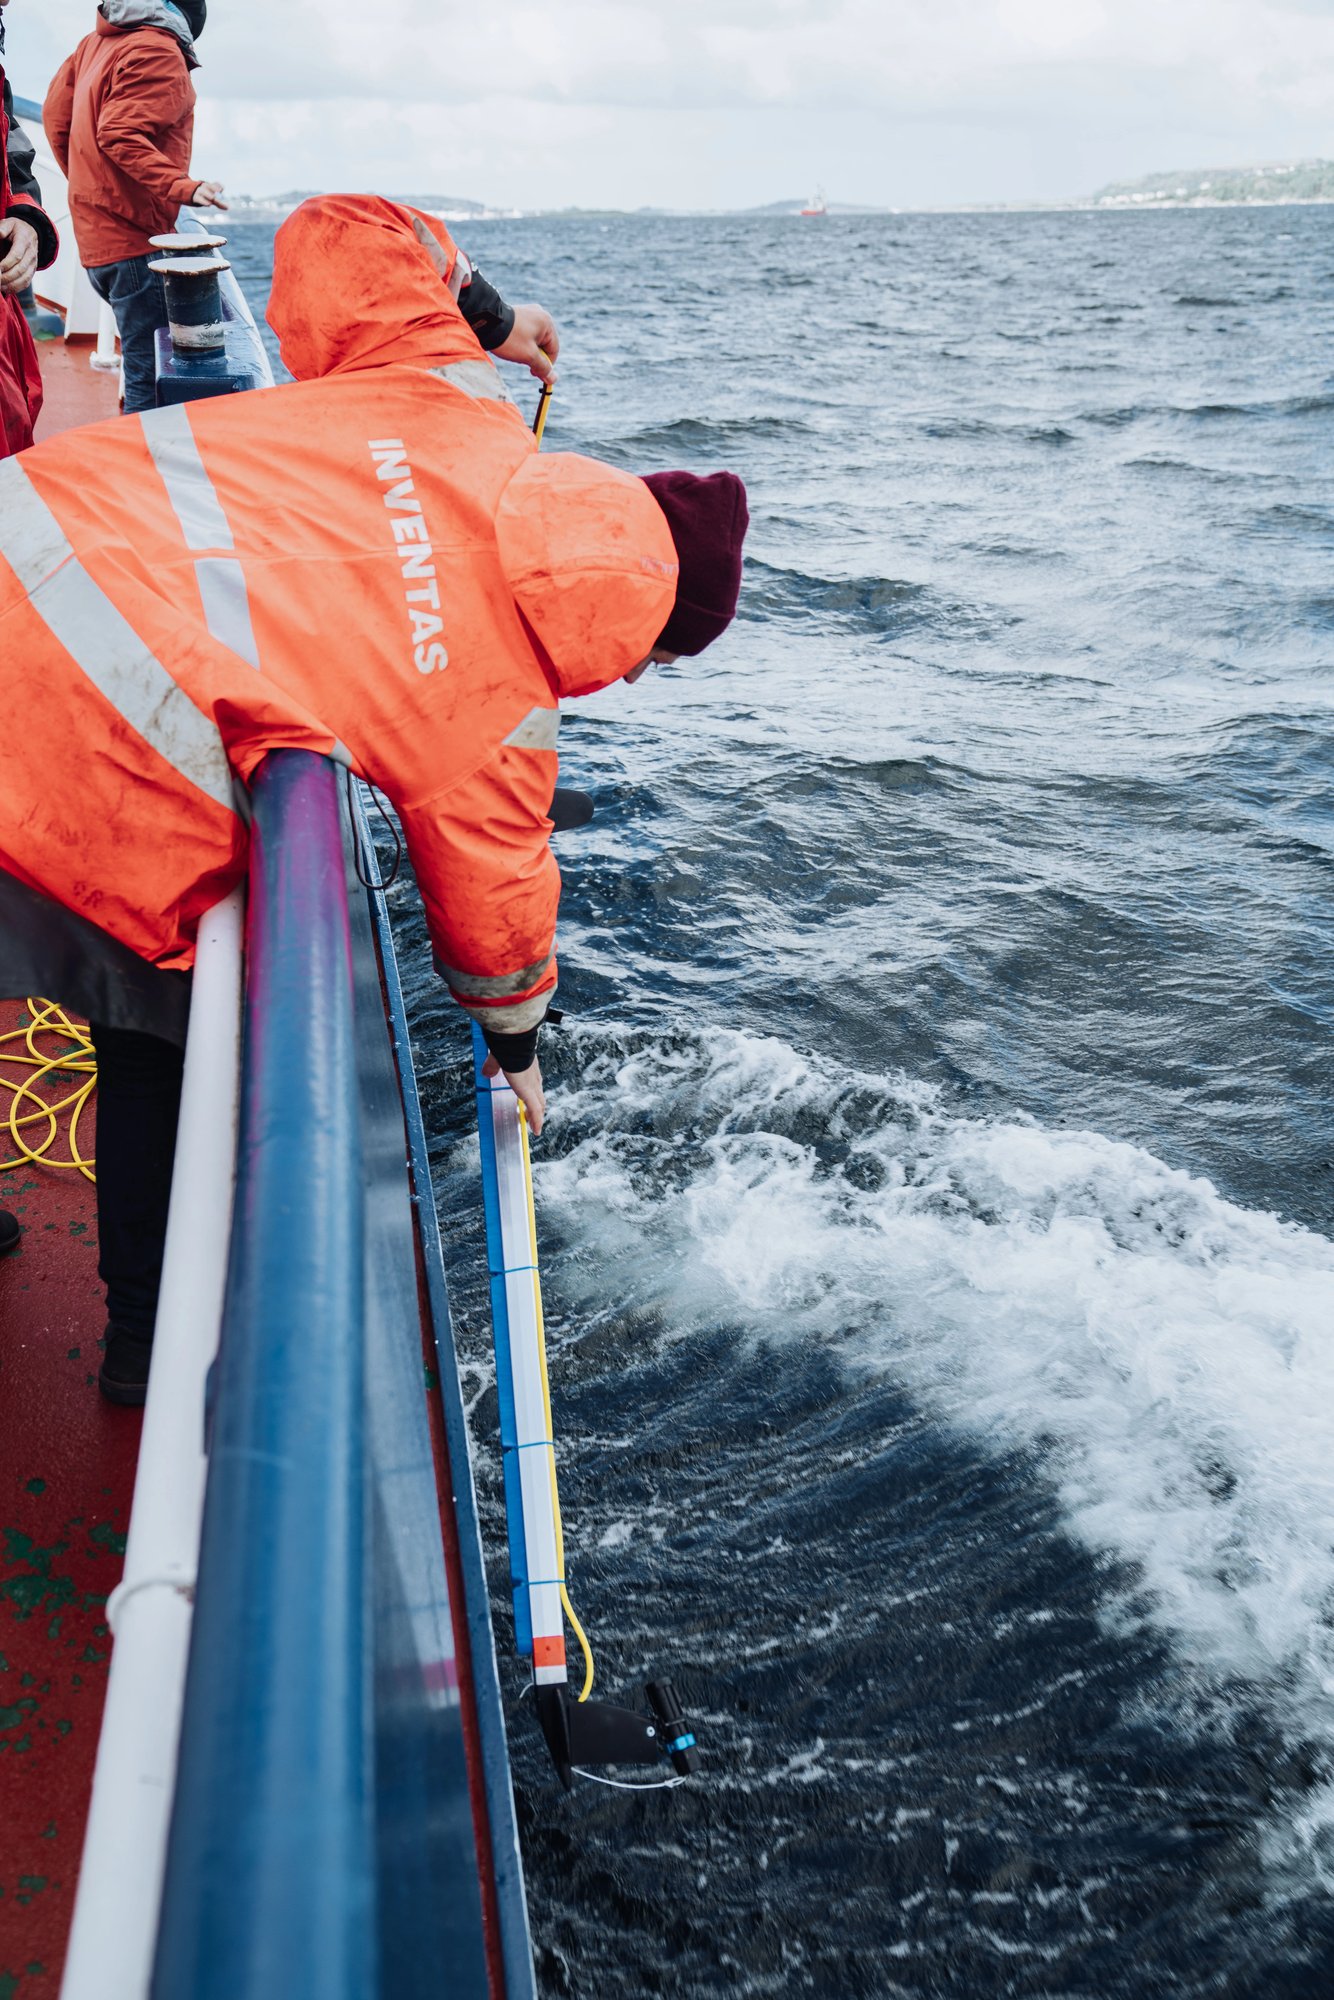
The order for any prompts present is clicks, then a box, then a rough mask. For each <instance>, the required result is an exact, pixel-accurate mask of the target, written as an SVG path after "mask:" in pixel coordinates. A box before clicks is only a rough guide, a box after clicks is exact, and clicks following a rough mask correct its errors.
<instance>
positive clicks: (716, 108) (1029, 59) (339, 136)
mask: <svg viewBox="0 0 1334 2000" xmlns="http://www.w3.org/2000/svg"><path fill="white" fill-rule="evenodd" d="M92 16H93V0H13V4H12V5H11V6H10V7H9V8H8V9H7V12H6V18H7V21H8V26H9V44H10V47H9V64H10V73H11V76H12V79H13V81H14V84H15V86H16V88H17V89H18V90H19V91H20V92H23V93H27V94H30V95H40V94H41V92H42V90H43V89H44V87H45V84H46V81H47V79H48V77H49V76H50V74H51V71H52V70H53V69H54V67H55V66H56V64H57V62H58V61H59V60H60V58H61V57H62V56H64V55H65V54H66V53H67V52H68V51H69V49H70V48H71V47H72V46H73V44H74V43H75V41H76V40H77V39H78V37H79V35H80V33H81V32H83V31H84V30H86V28H87V27H88V26H89V25H90V23H91V20H92ZM200 53H201V56H202V57H203V62H204V67H203V69H202V71H201V72H200V74H199V75H198V77H197V79H196V81H197V83H198V85H199V90H200V100H201V102H200V114H199V119H198V123H197V127H196V135H197V136H196V146H195V167H196V171H198V172H200V173H202V174H205V175H208V176H211V177H216V178H219V179H222V180H225V181H226V183H227V184H228V186H229V187H230V188H231V189H233V190H236V191H242V192H247V193H251V194H266V193H275V192H278V191H280V190H282V189H287V188H293V187H305V188H317V187H352V186H356V187H374V188H378V189H381V190H383V191H385V192H388V193H410V192H432V193H445V194H454V195H464V196H471V197H473V198H474V199H477V200H483V201H489V202H493V203H496V204H499V205H506V206H511V205H512V206H519V207H538V206H541V207H556V206H563V205H565V204H567V203H573V204H581V205H584V206H606V207H619V208H633V207H637V206H639V205H641V204H645V203H647V204H654V205H659V206H664V207H673V206H682V207H731V206H745V205H749V204H751V203H760V202H765V201H774V200H779V199H785V198H787V197H789V196H792V195H801V194H804V193H806V192H808V191H810V190H811V189H813V188H814V187H816V185H817V184H819V185H822V186H823V187H824V188H825V190H826V191H827V193H828V195H829V197H830V199H831V200H836V201H853V202H867V203H885V204H889V205H891V206H905V207H908V206H933V205H937V204H942V205H943V204H949V203H952V202H970V201H1021V200H1029V199H1035V198H1036V199H1039V200H1059V199H1061V198H1062V197H1065V196H1070V195H1079V194H1087V193H1090V192H1092V191H1093V190H1094V189H1095V188H1097V187H1099V186H1101V185H1102V184H1103V183H1104V182H1106V181H1108V180H1113V179H1122V178H1128V177H1131V176H1134V175H1137V174H1141V173H1148V172H1152V171H1155V170H1157V169H1159V168H1168V167H1190V166H1230V165H1241V164H1245V163H1248V162H1258V161H1263V160H1276V159H1296V158H1301V157H1306V156H1310V155H1313V154H1314V155H1325V156H1329V155H1334V0H548V4H543V5H537V4H520V0H472V4H470V5H468V6H461V5H459V4H457V0H364V4H361V5H353V4H350V0H212V6H211V14H210V20H209V25H208V28H207V31H206V33H205V35H204V36H203V38H202V41H201V47H200Z"/></svg>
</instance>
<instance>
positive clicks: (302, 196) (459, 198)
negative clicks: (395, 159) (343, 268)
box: [227, 188, 515, 222]
mask: <svg viewBox="0 0 1334 2000" xmlns="http://www.w3.org/2000/svg"><path fill="white" fill-rule="evenodd" d="M322 192H323V190H322V189H319V188H289V189H288V191H287V193H286V194H266V195H249V194H238V195H228V197H227V212H228V215H229V216H230V217H231V218H232V220H234V221H236V222H281V221H282V220H283V218H284V216H288V215H290V214H291V213H292V210H293V209H294V208H299V207H300V205H301V203H302V202H303V201H307V200H309V198H310V196H311V195H313V194H319V193H322ZM391 199H392V200H394V201H406V202H409V203H410V204H411V205H412V207H413V208H424V209H425V210H426V212H427V213H428V214H429V215H440V216H443V217H444V218H445V220H446V221H449V222H478V221H484V220H486V219H488V218H490V217H494V216H498V215H513V214H514V213H515V211H514V210H513V209H506V208H491V207H489V206H488V204H487V203H486V202H484V201H469V200H468V198H467V197H466V196H465V195H453V194H395V195H393V196H392V197H391Z"/></svg>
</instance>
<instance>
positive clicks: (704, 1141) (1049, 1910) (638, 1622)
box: [229, 207, 1334, 2000]
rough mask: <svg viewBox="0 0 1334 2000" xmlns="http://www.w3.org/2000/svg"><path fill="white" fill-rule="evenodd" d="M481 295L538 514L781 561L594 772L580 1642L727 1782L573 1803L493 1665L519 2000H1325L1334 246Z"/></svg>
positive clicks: (574, 228) (758, 231)
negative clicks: (536, 409)
mask: <svg viewBox="0 0 1334 2000" xmlns="http://www.w3.org/2000/svg"><path fill="white" fill-rule="evenodd" d="M463 233H464V234H465V236H466V247H467V249H468V250H469V252H470V254H471V255H472V256H473V257H474V259H475V260H477V261H478V262H480V263H481V265H482V267H483V268H484V269H485V270H486V271H487V273H488V275H489V276H491V277H492V278H493V279H494V280H495V281H496V282H497V283H498V284H499V285H500V287H501V289H502V290H503V291H504V292H505V293H506V294H507V295H508V296H509V297H511V298H525V297H530V298H538V299H541V300H542V301H543V302H544V303H545V304H547V305H548V306H549V307H550V308H551V309H552V311H553V312H554V313H555V314H556V316H557V318H558V320H559V321H560V323H561V327H562V335H563V343H564V344H563V349H562V354H561V366H560V384H559V388H558V391H557V395H556V400H555V402H554V405H553V410H552V416H551V420H550V424H549V426H548V430H547V448H548V449H556V450H561V449H565V450H580V451H594V452H597V453H599V454H600V455H602V456H604V457H606V458H609V459H610V460H612V461H613V462H614V463H616V464H619V465H623V466H627V467H629V468H631V469H637V470H650V469H654V468H658V467H662V466H669V465H684V466H687V467H689V468H691V469H692V470H695V471H699V472H704V471H708V470H711V469H713V468H715V467H717V466H728V467H731V468H732V469H734V470H735V471H737V472H739V473H740V474H741V475H742V476H743V477H744V478H745V480H746V481H747V484H748V486H749V489H750V494H751V506H752V515H753V526H752V530H751V536H750V541H749V545H748V563H747V571H746V580H745V591H744V597H743V605H742V612H741V616H740V617H739V619H738V621H737V623H736V625H735V626H734V628H733V630H732V631H731V632H730V633H729V634H728V636H727V637H726V639H725V640H723V641H722V642H721V643H720V644H718V645H717V646H715V647H714V648H712V649H711V650H710V652H709V653H708V654H707V655H706V656H705V657H704V658H702V659H701V660H699V661H683V662H681V663H680V665H678V666H677V667H674V668H671V669H667V670H664V671H661V672H658V671H655V672H654V673H653V674H652V675H650V676H649V677H648V678H647V679H646V680H645V681H643V682H642V683H640V685H639V686H637V687H636V688H634V689H626V688H616V689H613V690H611V691H609V692H608V693H606V694H604V695H602V696H599V697H597V698H595V699H594V700H592V701H588V702H581V703H578V704H573V705H571V707H570V708H569V710H568V712H567V715H566V719H565V723H564V728H563V732H562V769H563V774H564V777H565V779H566V781H567V782H570V783H574V784H578V785H582V786H583V787H585V788H586V789H587V790H589V791H591V792H592V793H593V794H594V796H595V797H596V798H597V801H598V807H599V810H598V816H597V818H596V820H595V821H594V823H593V825H592V826H591V827H590V828H589V829H588V830H587V831H585V832H583V833H579V834H574V835H570V836H567V837H564V838H563V839H561V840H560V841H559V842H558V853H559V855H560V859H561V864H562V869H563V872H564V876H565V895H564V902H563V906H562V919H561V921H562V932H561V996H560V997H561V1004H562V1005H563V1006H564V1007H565V1009H566V1010H567V1019H566V1022H565V1024H564V1026H563V1027H561V1028H560V1029H559V1030H557V1031H554V1032H552V1033H549V1034H548V1036H547V1038H546V1048H545V1050H544V1057H543V1060H544V1064H545V1066H546V1070H547V1075H548V1081H549V1086H550V1101H551V1117H550V1124H549V1126H548V1129H547V1132H546V1134H544V1136H543V1139H542V1141H541V1142H540V1145H539V1146H538V1148H537V1159H538V1165H537V1200H538V1209H539V1222H540V1230H541V1236H542V1254H543V1260H544V1280H545V1289H546V1300H547V1311H548V1323H549V1329H550V1337H551V1365H552V1376H553V1394H554V1403H555V1411H556V1426H557V1437H558V1440H559V1446H558V1456H559V1461H560V1466H561V1476H562V1494H563V1499H564V1506H565V1515H566V1531H567V1543H568V1548H569V1554H570V1570H571V1588H572V1593H573V1596H574V1599H575V1601H576V1604H577V1607H578V1609H579V1610H580V1613H581V1615H582V1617H583V1618H584V1621H585V1622H586V1624H587V1625H588V1627H589V1629H590V1631H591V1632H592V1634H593V1635H594V1638H595V1643H596V1651H597V1657H598V1667H599V1691H600V1692H602V1693H603V1694H605V1695H607V1696H608V1697H611V1698H615V1697H616V1696H618V1695H623V1694H625V1693H627V1692H632V1691H633V1690H634V1688H635V1686H636V1684H637V1683H638V1682H640V1681H642V1679H643V1678H644V1677H645V1676H646V1675H649V1674H669V1675H671V1677H672V1678H673V1679H674V1680H675V1681H676V1683H677V1686H678V1689H679V1691H680V1693H681V1695H682V1698H683V1700H684V1701H685V1703H686V1705H687V1707H688V1709H689V1710H690V1712H691V1714H692V1717H693V1718H694V1719H695V1721H696V1726H697V1730H698V1734H699V1737H700V1741H701V1744H702V1746H703V1750H704V1756H705V1770H704V1773H703V1775H702V1776H701V1777H700V1778H699V1779H698V1780H695V1781H692V1783H691V1784H690V1785H689V1786H687V1787H683V1788H681V1789H679V1790H676V1791H662V1792H655V1793H650V1794H646V1795H643V1796H639V1797H636V1796H633V1795H630V1794H625V1793H619V1792H610V1791H605V1790H595V1789H594V1788H592V1787H583V1788H581V1789H580V1790H578V1791H577V1792H576V1793H575V1795H574V1796H573V1797H572V1798H571V1799H568V1800H567V1799H565V1798H564V1797H563V1796H562V1795H561V1794H560V1793H559V1791H558V1789H557V1787H556V1785H555V1783H554V1780H553V1777H552V1774H551V1772H550V1769H549V1766H548V1765H547V1763H546V1760H545V1756H544V1753H543V1751H542V1749H541V1745H540V1742H539V1740H538V1736H537V1731H536V1729H535V1727H534V1725H533V1722H532V1719H531V1717H530V1716H529V1715H528V1714H527V1713H526V1711H525V1708H524V1706H523V1705H522V1704H521V1703H520V1702H519V1701H518V1699H517V1696H518V1690H519V1688H520V1686H521V1684H522V1675H521V1673H520V1671H519V1669H518V1667H517V1663H516V1665H515V1668H514V1670H513V1672H512V1673H511V1674H510V1676H509V1679H508V1689H509V1692H510V1694H511V1696H512V1697H514V1699H512V1700H511V1705H510V1730H511V1740H512V1745H513V1749H514V1756H515V1769H516V1780H517V1786H518V1799H519V1809H520V1815H521V1823H522V1829H523V1836H524V1843H525V1861H526V1867H527V1872H528V1881H529V1891H530V1903H531V1910H532V1919H533V1927H534V1934H535V1939H536V1944H537V1952H538V1964H539V1976H540V1983H541V1987H542V1991H543V1993H544V1994H546V1995H556V1994H572V1995H578V1996H584V1995H588V1994H594V1993H611V1992H624V1993H633V1994H641V1993H664V1994H677V1995H697V1994H698V1995H704V1994H713V1993H719V1994H721V1993H725V1992H726V1993H731V1992H742V1993H746V1994H755V1995H761V1994H766V1995H767V1994H775V1995H779V1994H783V1995H786V1994H797V1993H810V1994H820V1995H825V1996H830V2000H834V1997H835V1996H844V1995H854V1994H855V1995H874V1996H880V1995H887V1996H888V1995H893V1996H899V1995H903V1996H914V2000H916V1997H917V1996H923V2000H925V1996H938V1995H950V1996H954V1995H958V1996H960V2000H963V1996H968V2000H989V1996H993V1995H994V1996H1000V1995H1028V1994H1033V1995H1039V1994H1041V1995H1048V1996H1053V2000H1055V1996H1060V2000H1076V1996H1078V2000H1086V1996H1087V2000H1094V1996H1099V2000H1109V1996H1116V2000H1121V1996H1125V2000H1131V1996H1145V1997H1146V2000H1149V1996H1152V2000H1158V1996H1160V1995H1167V1994H1173V1995H1182V1996H1201V2000H1202V1997H1203V1996H1205V1995H1209V1996H1215V1995H1225V1996H1229V1997H1230V2000H1277V1997H1278V1996H1285V2000H1286V1996H1291V2000H1299V1996H1300V2000H1307V1996H1317V1995H1320V1994H1322V1993H1324V1992H1328V1991H1332V1990H1334V1449H1332V1445H1334V1242H1332V1241H1331V1233H1334V1116H1332V1114H1331V1108H1330V1098H1331V1090H1332V1087H1334V1058H1332V1057H1331V1043H1330V1030H1331V1025H1334V1018H1332V1017H1334V970H1332V969H1331V944H1332V943H1334V938H1332V937H1331V932H1332V931H1334V918H1332V917H1331V907H1330V893H1331V886H1332V885H1334V867H1332V865H1331V864H1332V861H1334V822H1332V820H1331V802H1330V785H1331V779H1332V778H1334V749H1332V748H1331V732H1330V723H1331V691H1332V689H1334V671H1332V670H1334V584H1332V583H1331V575H1332V574H1334V571H1332V569H1331V558H1332V556H1334V458H1332V456H1331V444H1332V443H1334V374H1332V373H1331V368H1332V367H1334V364H1332V363H1331V346H1330V336H1331V331H1334V325H1332V322H1334V210H1331V209H1328V208H1320V207H1308V208H1281V209H1266V210H1227V209H1220V210H1212V211H1200V212H1174V213H1162V214H1149V215H1124V214H1116V215H1102V214H1094V213H1071V214H1051V215H1000V214H996V215H952V216H911V217H910V216H903V217H876V218H866V219H854V218H840V219H828V220H825V221H820V222H814V223H812V222H802V221H800V220H798V219H795V218H794V219H786V218H783V219H773V218H764V219H762V220H760V219H747V218H712V219H707V220H671V219H666V218H654V217H643V218H627V217H615V218H605V219H598V218H570V219H561V220H549V221H539V220H532V221H513V222H506V223H496V224H489V225H481V224H479V225H475V226H474V227H473V228H472V229H471V231H470V232H467V231H465V232H463ZM270 241H271V238H270V235H269V233H268V232H259V231H254V230H248V229H244V228H241V229H236V230H234V231H233V243H232V252H229V254H232V253H233V252H234V253H237V261H238V264H239V266H240V268H241V269H242V270H243V273H244V274H245V275H246V278H247V282H248V284H249V285H250V288H251V291H252V296H253V297H255V298H256V299H257V301H261V302H262V298H263V294H264V290H265V286H266V282H267V274H268V263H269V256H270ZM510 379H511V381H512V382H513V384H514V386H515V388H516V391H517V392H518V393H519V394H520V395H521V396H526V395H529V394H530V393H531V391H530V389H529V386H528V384H527V382H526V378H522V377H516V376H514V375H513V374H511V376H510ZM393 895H394V904H395V913H396V921H397V925H398V934H399V940H400V949H401V953H402V957H403V960H404V965H405V973H406V976H407V981H408V986H409V990H410V994H411V1000H412V1007H413V1014H414V1032H415V1036H416V1050H417V1057H418V1064H419V1071H420V1075H421V1079H422V1084H423V1090H424V1094H425V1099H426V1104H427V1115H428V1121H429V1125H430V1129H431V1133H432V1139H433V1145H434V1165H435V1170H436V1174H437V1195H438V1199H439V1206H440V1213H441V1218H442V1223H443V1227H444V1235H445V1244H446V1254H447V1257H448V1259H449V1263H450V1280H451V1287H452V1296H453V1304H454V1312H455V1322H456V1330H457V1334H458V1338H459V1342H460V1347H461V1350H462V1354H463V1357H464V1367H465V1378H466V1387H467V1389H468V1393H469V1396H470V1400H471V1406H472V1423H473V1435H474V1443H475V1447H476V1465H477V1472H478V1476H479V1480H480V1483H481V1486H482V1498H483V1507H484V1514H485V1527H486V1532H487V1535H488V1538H489V1541H490V1546H491V1554H492V1556H493V1558H494V1566H493V1574H494V1581H495V1605H494V1609H495V1614H496V1621H497V1629H498V1633H499V1636H500V1640H501V1645H502V1652H503V1651H504V1648H505V1646H506V1644H507V1642H508V1639H509V1635H510V1631H511V1627H510V1616H509V1608H508V1593H507V1591H506V1588H505V1562H504V1556H503V1513H502V1508H501V1502H500V1496H499V1481H498V1451H497V1446H496V1407H495V1393H494V1386H493V1376H492V1370H491V1365H490V1361H489V1354H488V1341H489V1325H488V1313H487V1299H486V1287H485V1280H484V1266H483V1260H482V1252H481V1233H480V1220H479V1216H478V1200H477V1181H476V1174H477V1156H476V1146H475V1140H474V1138H473V1136H472V1131H471V1120H472V1106H471V1099H470V1093H469V1083H468V1069H467V1045H466V1037H465V1035H464V1033H463V1030H462V1026H461V1024H460V1022H459V1020H458V1018H457V1016H456V1013H455V1011H454V1010H452V1009H451V1007H450V1005H449V1003H448V1001H447V998H446V997H445V996H444V995H443V993H442V991H441V989H440V987H439V986H438V984H437V983H436V982H435V981H434V980H433V979H432V977H431V976H430V972H429V962H428V957H427V950H426V944H425V938H424V932H423V929H422V925H421V920H420V915H419V912H418V908H417V905H416V902H415V899H414V894H413V891H412V887H411V884H410V883H409V882H406V881H404V882H402V883H400V884H399V885H398V886H397V887H396V889H395V891H394V892H393ZM624 1775H626V1776H629V1777H633V1776H635V1775H638V1774H636V1773H633V1772H630V1773H626V1774H624Z"/></svg>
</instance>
